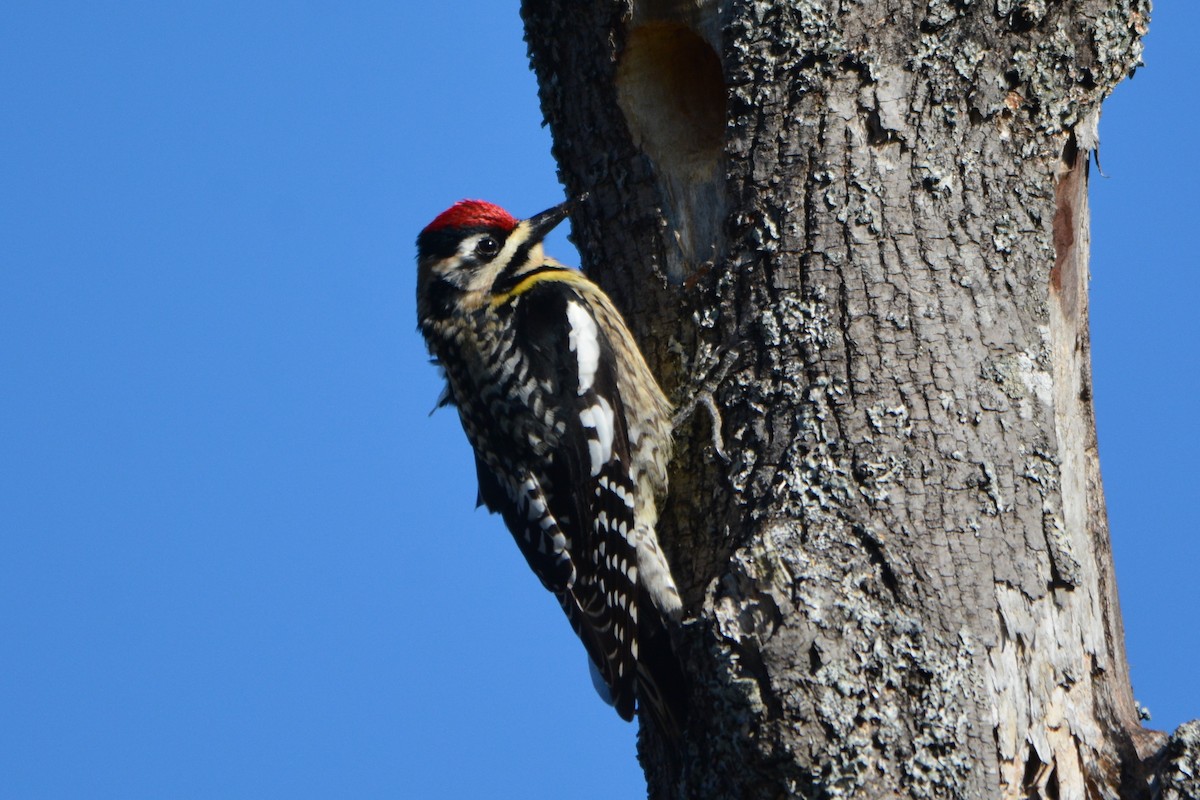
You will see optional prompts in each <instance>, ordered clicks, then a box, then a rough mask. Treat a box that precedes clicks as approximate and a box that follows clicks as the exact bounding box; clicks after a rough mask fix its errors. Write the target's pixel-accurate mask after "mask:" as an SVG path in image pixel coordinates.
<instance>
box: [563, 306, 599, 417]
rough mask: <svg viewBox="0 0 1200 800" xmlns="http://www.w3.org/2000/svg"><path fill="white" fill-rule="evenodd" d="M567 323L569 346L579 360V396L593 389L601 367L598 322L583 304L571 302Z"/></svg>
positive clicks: (568, 307) (568, 308)
mask: <svg viewBox="0 0 1200 800" xmlns="http://www.w3.org/2000/svg"><path fill="white" fill-rule="evenodd" d="M567 321H568V322H570V323H571V330H570V331H569V332H568V333H567V344H568V345H569V346H570V348H571V350H572V351H573V352H574V353H575V356H576V358H578V359H579V394H581V395H582V394H583V393H584V392H586V391H587V390H588V389H591V388H592V382H593V381H594V380H595V379H596V368H597V367H599V366H600V340H599V334H598V332H597V331H596V320H594V319H592V315H591V314H589V313H588V311H587V309H586V308H584V307H583V306H582V305H581V304H579V303H577V302H575V301H574V300H571V301H570V302H568V303H567Z"/></svg>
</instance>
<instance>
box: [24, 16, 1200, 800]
mask: <svg viewBox="0 0 1200 800" xmlns="http://www.w3.org/2000/svg"><path fill="white" fill-rule="evenodd" d="M26 5H27V6H28V7H27V8H25V9H21V8H12V7H9V8H6V9H5V10H4V12H3V13H2V14H0V18H2V22H0V75H3V76H4V77H3V80H2V81H0V92H2V96H0V115H2V120H3V124H2V125H0V152H2V153H3V156H2V157H0V261H2V264H3V268H2V269H0V375H2V376H3V380H2V381H0V531H2V535H0V641H3V642H4V647H3V650H2V651H0V776H3V778H0V780H2V781H3V788H2V789H0V794H4V795H5V796H11V797H20V798H66V797H88V798H143V797H144V798H151V797H181V798H182V797H196V798H201V797H230V798H235V797H264V796H274V797H335V796H336V797H450V798H455V797H481V796H488V797H522V798H543V797H544V798H550V797H555V798H557V797H563V796H571V797H575V798H583V799H584V800H586V798H592V797H595V798H602V797H604V798H607V797H612V796H630V797H635V796H638V795H639V793H640V792H641V791H642V786H643V784H642V779H641V773H640V770H639V768H638V766H637V763H636V761H635V759H634V737H635V729H634V727H633V726H631V725H627V724H625V723H622V722H621V721H620V720H619V719H618V718H617V716H616V714H614V713H613V712H612V711H611V710H610V709H608V708H607V707H605V706H604V705H602V704H601V703H600V702H599V701H598V700H597V699H596V697H595V696H594V694H593V692H592V689H591V687H590V683H589V679H588V675H587V670H586V666H585V661H584V655H583V651H582V648H580V647H579V645H578V643H577V642H576V641H575V640H574V638H573V637H572V636H571V634H570V631H569V629H568V628H567V625H566V623H565V622H564V621H563V620H562V619H561V612H560V611H559V610H558V609H557V606H556V605H555V603H554V602H553V600H552V598H550V597H549V595H546V594H545V593H544V592H543V590H542V589H541V587H540V586H539V585H538V584H537V581H536V580H534V579H533V578H532V577H531V576H530V575H529V574H528V571H527V568H526V567H525V565H524V563H523V562H522V561H521V558H520V556H519V555H518V553H517V551H516V548H515V547H514V546H513V544H512V542H511V539H510V538H509V537H508V534H507V533H505V532H504V531H503V528H502V525H501V523H500V521H499V520H498V519H496V518H491V517H489V516H488V515H486V514H485V513H484V512H482V511H475V510H474V508H473V506H474V499H475V488H474V485H473V480H474V478H473V473H472V468H471V461H470V454H469V450H468V448H467V446H466V444H465V441H464V439H463V437H462V434H461V431H460V429H459V427H458V422H457V420H456V418H455V417H454V415H453V413H446V412H442V413H438V414H435V415H433V416H432V417H431V416H429V413H428V412H429V410H430V409H431V408H432V407H433V405H434V402H435V401H436V398H437V395H438V391H439V386H438V379H437V376H436V374H435V372H434V370H433V369H432V368H430V367H429V366H428V364H427V363H426V356H425V352H424V347H423V344H422V342H421V341H420V338H419V336H418V334H417V333H416V331H415V319H414V310H413V292H414V267H413V245H412V242H413V239H414V238H415V236H416V233H417V231H418V230H419V229H420V228H421V227H422V226H423V225H424V224H425V223H426V222H428V221H429V219H431V218H432V216H433V215H434V214H436V213H437V212H438V211H440V210H441V209H442V208H444V207H445V206H447V205H448V204H449V203H451V202H453V201H454V200H457V199H459V198H460V197H464V196H472V197H486V198H488V199H491V200H493V201H495V202H498V203H500V204H502V205H505V206H506V207H508V208H509V209H510V210H512V211H513V212H514V213H517V214H519V215H525V214H530V213H533V212H536V211H540V210H542V209H543V208H545V207H547V206H549V205H551V204H553V203H556V202H558V201H559V200H560V199H561V198H562V196H563V195H562V189H561V187H560V186H559V184H558V182H557V180H556V178H555V166H554V163H553V161H552V160H551V158H550V155H549V152H550V138H549V133H548V132H547V131H546V130H545V129H543V128H542V127H541V126H540V119H541V117H540V113H539V110H538V105H537V97H536V86H535V82H534V79H533V76H532V74H531V73H530V72H529V71H528V69H527V63H526V60H525V46H524V43H523V42H522V39H521V35H522V33H521V28H520V20H519V18H518V15H517V12H516V3H515V2H514V3H496V2H479V1H477V2H472V3H460V4H448V3H447V4H441V3H424V4H403V5H402V4H397V3H382V2H379V3H358V4H353V8H352V9H347V8H344V7H341V6H339V5H337V4H316V3H310V4H304V5H303V6H302V7H301V6H299V5H291V4H278V5H272V4H267V3H238V4H234V3H226V4H185V3H174V4H151V3H137V4H134V3H125V4H108V6H109V7H108V8H106V9H100V8H99V7H98V6H99V4H85V3H78V4H50V3H40V4H26ZM1157 5H1158V6H1159V7H1158V9H1157V10H1156V14H1155V19H1154V24H1153V27H1152V31H1151V34H1150V37H1149V39H1148V49H1147V56H1146V60H1147V67H1146V68H1145V69H1143V70H1142V71H1140V72H1139V73H1138V75H1137V76H1136V78H1135V79H1134V80H1133V81H1132V82H1128V83H1126V84H1124V85H1123V86H1122V87H1120V88H1119V89H1118V91H1117V93H1116V95H1115V96H1114V97H1113V98H1112V100H1111V101H1110V102H1109V104H1108V106H1107V107H1106V112H1105V115H1104V118H1103V121H1102V125H1101V134H1102V139H1103V147H1102V151H1101V160H1102V164H1103V168H1104V171H1105V173H1106V174H1107V176H1108V177H1106V178H1100V177H1098V176H1097V177H1095V180H1094V181H1093V188H1092V202H1093V213H1094V217H1093V262H1092V273H1093V306H1092V308H1093V326H1094V327H1093V345H1094V358H1095V383H1096V404H1097V410H1098V414H1099V419H1100V438H1101V449H1102V459H1103V462H1102V463H1103V468H1104V478H1105V485H1106V490H1107V493H1108V499H1109V511H1110V516H1111V520H1112V526H1113V536H1114V542H1115V549H1116V554H1117V563H1118V580H1119V582H1120V588H1121V599H1122V604H1123V607H1124V611H1125V626H1126V634H1127V642H1128V646H1129V654H1130V660H1131V662H1132V664H1133V676H1134V683H1135V690H1136V694H1137V696H1138V699H1139V700H1140V701H1141V702H1143V703H1144V704H1146V705H1147V706H1148V707H1149V708H1150V710H1151V711H1152V713H1153V714H1154V720H1153V723H1152V724H1153V725H1154V726H1156V727H1160V728H1166V729H1170V728H1173V727H1174V726H1175V725H1177V724H1179V723H1180V722H1182V721H1184V720H1187V719H1192V718H1196V717H1200V682H1198V681H1196V680H1195V679H1194V677H1193V676H1194V670H1195V663H1196V661H1197V659H1200V647H1198V643H1197V624H1196V623H1197V619H1198V618H1200V612H1197V610H1196V609H1197V608H1198V607H1200V588H1198V585H1200V582H1198V581H1197V580H1196V574H1195V565H1196V564H1197V563H1200V543H1198V542H1197V539H1196V536H1195V535H1194V534H1195V523H1194V517H1195V514H1194V506H1195V504H1196V501H1197V499H1198V498H1197V495H1198V491H1197V477H1198V470H1197V467H1196V459H1195V454H1196V453H1197V452H1200V436H1198V435H1197V431H1196V424H1195V413H1194V412H1195V411H1196V401H1195V397H1196V395H1197V389H1198V386H1197V374H1198V373H1200V369H1198V367H1200V363H1198V362H1200V358H1198V356H1197V351H1196V347H1195V343H1196V342H1197V341H1198V339H1200V337H1198V334H1200V324H1198V322H1197V319H1198V318H1200V317H1198V315H1197V314H1196V312H1195V307H1196V304H1197V301H1198V300H1200V272H1198V270H1197V269H1196V267H1197V263H1196V261H1197V259H1196V256H1195V254H1194V253H1195V248H1194V245H1193V243H1192V242H1191V241H1190V234H1191V232H1192V231H1191V227H1192V225H1194V220H1193V219H1192V217H1193V216H1194V211H1195V208H1196V202H1195V196H1194V192H1195V186H1197V185H1200V180H1198V179H1200V174H1198V173H1200V169H1198V167H1197V165H1196V160H1195V159H1194V158H1192V157H1191V156H1190V155H1189V152H1188V149H1187V131H1190V130H1192V129H1193V128H1194V127H1195V126H1196V123H1197V117H1196V112H1195V110H1194V105H1195V103H1194V102H1192V100H1193V99H1194V98H1193V97H1191V96H1188V97H1183V96H1181V95H1180V94H1179V93H1180V91H1181V90H1185V87H1191V86H1194V83H1195V81H1194V77H1195V76H1194V74H1193V70H1194V62H1193V60H1192V59H1191V56H1192V53H1193V49H1194V41H1193V40H1194V36H1195V34H1196V32H1197V31H1198V30H1200V28H1198V27H1197V22H1200V9H1198V8H1197V7H1196V6H1195V4H1192V3H1187V2H1179V1H1178V0H1168V1H1166V2H1160V3H1158V4H1157ZM565 235H566V232H565V230H564V231H559V232H556V233H555V234H554V235H553V236H552V238H551V239H550V242H549V245H548V249H549V250H550V252H552V253H556V254H559V255H560V257H562V258H564V260H570V261H573V260H575V254H574V251H573V249H572V248H571V247H570V246H569V245H568V244H567V243H566V238H565Z"/></svg>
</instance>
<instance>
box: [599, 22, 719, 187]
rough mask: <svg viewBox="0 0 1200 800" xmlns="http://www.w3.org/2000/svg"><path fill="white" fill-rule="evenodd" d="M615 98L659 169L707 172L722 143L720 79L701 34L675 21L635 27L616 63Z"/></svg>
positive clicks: (698, 175) (687, 174)
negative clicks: (617, 63) (618, 62)
mask: <svg viewBox="0 0 1200 800" xmlns="http://www.w3.org/2000/svg"><path fill="white" fill-rule="evenodd" d="M617 103H618V105H620V107H621V113H623V114H624V115H625V121H626V123H627V124H628V125H629V129H630V131H631V132H632V133H633V135H634V138H635V139H636V140H637V141H638V143H639V144H640V145H641V147H642V149H643V150H644V151H645V152H646V155H648V156H650V158H651V159H652V160H653V161H654V163H655V165H656V166H657V167H658V168H659V169H660V170H663V171H667V172H670V173H673V175H674V176H675V177H678V178H685V179H687V178H691V179H707V178H708V177H709V175H710V173H711V172H712V169H713V167H714V166H715V165H716V162H717V160H718V159H719V158H720V156H721V151H722V149H723V147H724V143H725V82H724V79H723V77H722V74H721V60H720V59H719V58H717V54H716V53H715V52H713V49H712V48H711V47H709V45H708V43H707V42H705V41H704V40H703V39H701V38H700V36H698V35H697V34H696V33H695V32H693V31H692V30H691V29H690V28H688V27H687V26H685V25H680V24H679V23H674V22H651V23H648V24H646V25H642V26H640V27H637V28H634V29H633V30H632V31H631V32H630V34H629V39H628V41H627V43H626V46H625V52H624V53H623V54H622V56H621V63H620V65H619V67H618V69H617Z"/></svg>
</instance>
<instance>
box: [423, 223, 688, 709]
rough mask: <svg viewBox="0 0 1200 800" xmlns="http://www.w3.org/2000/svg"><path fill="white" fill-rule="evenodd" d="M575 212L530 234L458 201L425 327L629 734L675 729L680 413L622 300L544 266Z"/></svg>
mask: <svg viewBox="0 0 1200 800" xmlns="http://www.w3.org/2000/svg"><path fill="white" fill-rule="evenodd" d="M572 208H573V204H572V203H569V202H568V203H563V204H562V205H559V206H555V207H554V208H551V209H548V210H547V211H543V212H542V213H540V214H536V215H534V216H533V217H530V218H529V219H525V220H517V219H516V218H514V217H513V216H512V215H511V214H509V213H508V212H507V211H505V210H504V209H502V208H500V207H498V206H495V205H492V204H491V203H487V202H484V201H482V200H461V201H459V202H458V203H455V204H454V205H453V206H451V207H450V208H448V209H447V210H446V211H444V212H442V213H441V214H439V215H438V216H437V217H436V218H434V220H433V222H431V223H429V225H427V226H426V227H425V229H424V230H422V231H421V233H420V235H419V236H418V237H417V316H418V323H419V328H420V330H421V333H422V334H423V335H424V336H425V341H426V344H427V345H428V347H429V352H430V354H431V355H432V356H433V359H434V362H435V363H436V364H438V365H439V366H440V367H441V368H442V370H443V371H444V373H445V377H446V391H445V393H444V394H443V401H442V403H441V404H442V405H454V406H456V407H457V408H458V413H459V418H460V419H461V421H462V426H463V430H464V431H465V432H466V435H467V439H468V440H469V441H470V443H471V446H472V447H473V448H474V450H475V467H476V474H477V478H478V482H479V494H478V499H477V505H485V506H487V508H488V509H489V510H490V511H491V512H493V513H498V514H500V515H501V516H502V517H503V519H504V522H505V524H506V525H507V527H508V529H509V531H510V532H511V533H512V536H513V538H514V539H515V540H516V543H517V546H518V547H519V548H520V550H521V553H522V554H523V555H524V556H525V559H526V561H528V563H529V566H530V567H531V568H532V569H533V571H534V573H535V574H536V575H537V577H538V578H539V579H540V580H541V582H542V584H543V585H544V586H545V587H546V588H547V589H548V590H550V592H552V593H553V594H554V596H555V597H556V598H557V599H558V602H559V604H560V605H561V606H562V609H563V611H564V612H565V613H566V615H567V619H568V620H569V621H570V623H571V627H572V628H573V629H574V630H575V633H576V635H577V636H578V637H579V638H580V640H582V642H583V645H584V647H585V648H586V650H587V653H588V656H589V659H590V662H591V665H592V669H593V676H594V677H595V676H596V675H597V674H598V675H599V677H600V679H601V680H602V681H603V684H604V686H605V687H606V688H607V690H608V698H607V699H608V700H609V701H610V702H611V703H612V705H614V706H615V707H616V710H617V713H618V714H619V715H620V716H621V717H622V718H623V719H625V720H631V719H632V718H633V713H634V708H635V700H637V701H639V702H640V705H641V707H643V708H647V707H648V708H649V709H650V711H651V713H652V714H653V715H654V716H655V717H656V718H657V719H658V720H659V723H660V724H665V723H664V719H668V720H669V721H670V724H672V725H678V724H679V722H680V717H681V716H682V711H681V709H680V708H679V705H680V703H679V700H678V698H679V697H680V696H681V693H682V686H681V681H682V678H681V673H680V671H679V667H678V662H677V661H675V660H674V656H673V655H672V654H671V653H670V645H669V640H668V638H667V636H666V629H665V627H664V626H665V624H666V623H667V622H669V621H676V620H678V619H679V618H680V614H681V603H680V598H679V592H678V590H677V589H676V586H675V581H674V579H673V577H672V576H671V570H670V567H669V566H668V564H667V561H666V559H665V557H664V556H663V552H662V549H661V548H660V547H659V544H658V539H657V537H656V535H655V524H656V522H657V520H658V506H657V503H658V501H659V500H660V499H661V498H662V496H663V495H664V494H665V492H666V488H667V462H668V460H669V458H670V445H671V406H670V403H669V402H668V401H667V398H666V397H665V396H664V395H663V392H662V390H661V389H660V388H659V386H658V383H657V382H656V381H655V379H654V376H653V375H652V374H651V372H650V368H649V367H648V366H647V365H646V361H645V359H644V358H643V357H642V354H641V352H640V351H639V350H638V347H637V344H636V343H635V342H634V339H633V336H632V335H631V334H630V332H629V329H628V328H627V327H626V326H625V322H624V320H623V319H622V318H621V315H620V313H619V312H618V311H617V309H616V307H615V306H614V305H613V303H612V301H611V300H610V299H609V298H608V296H607V295H605V294H604V292H603V291H601V289H600V288H599V287H598V286H596V284H594V283H593V282H592V281H590V280H588V279H587V278H586V277H584V275H583V274H581V273H580V272H577V271H576V270H573V269H569V268H567V267H565V266H563V265H562V264H560V263H559V262H557V261H555V260H553V259H552V258H549V257H548V256H546V255H545V254H544V252H543V248H542V239H543V238H544V237H545V236H546V234H547V233H549V232H550V231H551V230H552V229H553V228H554V227H555V226H556V225H558V224H559V223H560V222H562V221H563V220H564V219H566V217H567V216H568V214H569V213H570V212H571V210H572Z"/></svg>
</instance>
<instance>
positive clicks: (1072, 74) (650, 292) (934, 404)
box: [523, 0, 1196, 798]
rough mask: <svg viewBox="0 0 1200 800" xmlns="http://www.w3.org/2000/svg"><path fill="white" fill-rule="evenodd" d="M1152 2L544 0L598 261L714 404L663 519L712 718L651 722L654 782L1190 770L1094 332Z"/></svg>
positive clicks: (1084, 775) (908, 793)
mask: <svg viewBox="0 0 1200 800" xmlns="http://www.w3.org/2000/svg"><path fill="white" fill-rule="evenodd" d="M1148 13H1149V3H1148V1H1147V0H1058V1H1057V2H1055V1H1053V0H986V2H985V1H984V0H928V1H927V2H914V1H913V0H861V1H860V2H847V1H846V0H843V2H834V1H833V0H793V2H791V3H789V4H786V5H785V4H780V3H766V2H752V1H751V0H741V1H740V2H728V3H716V2H713V0H693V1H692V2H684V1H683V0H644V1H639V2H595V3H586V4H575V3H565V2H561V1H559V2H555V1H554V0H525V2H524V4H523V15H524V18H525V22H526V30H527V39H528V41H529V46H530V54H531V59H532V63H533V66H534V69H535V71H536V72H537V75H538V81H539V85H540V87H541V99H542V107H543V110H544V113H545V116H546V119H547V122H548V123H549V125H550V127H551V130H552V132H553V135H554V148H555V156H556V158H557V159H558V163H559V165H560V169H561V177H562V179H563V182H564V183H565V184H566V186H567V188H568V190H569V192H570V193H571V194H580V193H582V192H584V191H587V192H589V200H588V201H587V202H586V203H585V205H584V207H583V209H582V210H581V213H580V214H579V215H578V216H577V217H576V219H575V224H576V227H575V238H576V241H577V243H578V245H579V248H580V252H581V253H582V254H583V257H584V262H585V267H586V268H587V269H588V271H589V273H590V274H591V275H592V276H593V277H594V278H595V279H596V280H598V282H600V283H601V284H602V285H603V286H604V287H605V288H606V289H607V290H608V291H609V292H610V293H611V294H612V295H613V296H614V298H615V299H616V300H617V302H618V304H620V305H621V307H622V309H623V310H624V311H625V312H626V314H627V317H628V318H629V321H630V323H631V327H632V328H633V329H634V331H635V333H637V335H638V336H639V338H640V340H641V341H642V343H643V345H644V348H645V350H646V352H647V356H648V358H649V359H650V361H651V363H652V364H653V365H654V366H655V367H656V370H657V373H658V374H659V376H660V378H661V379H662V381H663V383H664V385H666V386H667V387H669V388H671V389H673V391H674V394H675V398H676V401H677V402H678V403H679V404H680V405H681V406H684V407H687V408H694V409H695V411H694V413H692V414H691V416H690V417H688V419H687V420H686V421H685V422H684V423H683V424H682V425H681V426H680V429H679V430H678V431H677V450H678V452H677V455H676V459H675V462H674V464H673V468H672V475H671V481H672V490H671V497H670V498H669V500H668V504H667V508H666V509H665V513H664V515H663V521H662V525H661V530H660V538H661V539H662V541H663V542H664V545H665V547H666V548H667V550H668V555H669V556H670V558H671V561H672V564H673V565H674V568H675V571H676V577H677V579H678V580H679V582H680V585H681V588H682V589H683V590H684V595H685V604H686V607H687V611H688V614H687V621H686V622H685V623H684V625H683V626H682V627H681V628H680V629H679V630H677V631H674V632H673V634H674V640H675V644H676V647H677V650H678V652H679V653H680V655H681V658H682V659H683V660H684V662H685V665H686V668H687V670H688V672H689V674H690V675H691V677H692V679H693V681H692V686H691V692H692V697H691V701H692V705H693V709H694V713H693V716H692V718H691V722H690V724H689V726H688V728H687V730H686V731H684V735H683V737H682V739H681V740H680V741H679V742H668V741H664V740H662V739H660V738H659V737H658V736H657V735H656V733H655V732H654V731H653V730H650V729H648V728H643V736H642V739H641V742H640V749H641V756H642V761H643V764H644V766H645V767H646V772H647V777H648V781H649V784H650V789H651V795H652V796H654V797H661V798H698V797H702V798H723V797H738V798H778V797H791V796H821V797H872V798H888V797H914V798H925V797H971V798H976V797H980V798H983V797H987V798H991V797H1011V798H1018V797H1019V798H1141V797H1151V796H1153V793H1155V792H1160V791H1166V790H1167V788H1168V787H1170V786H1175V785H1178V786H1184V785H1185V783H1184V782H1182V781H1183V778H1179V780H1175V779H1174V778H1173V777H1172V776H1176V777H1178V776H1181V775H1184V774H1185V773H1186V771H1187V769H1189V767H1187V764H1189V763H1194V762H1195V757H1196V756H1195V754H1196V748H1195V747H1194V746H1193V745H1194V739H1195V737H1194V736H1193V737H1192V738H1187V737H1182V738H1181V735H1180V734H1177V736H1176V738H1175V739H1172V740H1171V747H1173V748H1176V749H1175V750H1168V749H1167V742H1166V738H1165V736H1163V735H1162V734H1159V733H1156V732H1152V731H1147V730H1144V729H1143V728H1142V727H1141V724H1140V721H1139V719H1138V715H1137V709H1136V706H1135V704H1134V702H1133V698H1132V695H1131V692H1130V685H1129V676H1128V667H1127V664H1126V662H1125V655H1124V643H1123V632H1122V628H1121V617H1120V610H1119V607H1118V602H1117V593H1116V584H1115V581H1114V578H1113V566H1112V558H1111V551H1110V547H1109V541H1108V529H1107V520H1106V516H1105V510H1104V499H1103V489H1102V485H1101V481H1100V470H1099V464H1098V461H1097V450H1096V438H1095V424H1094V418H1093V414H1092V405H1091V377H1090V354H1089V339H1088V325H1087V280H1088V274H1087V258H1088V209H1087V181H1088V160H1089V156H1090V153H1091V152H1092V150H1093V149H1094V148H1095V146H1096V138H1095V126H1096V120H1097V119H1098V114H1099V104H1100V102H1101V100H1102V99H1103V98H1104V97H1105V96H1106V95H1107V94H1108V93H1109V92H1111V90H1112V88H1113V87H1114V86H1115V84H1116V83H1117V82H1118V81H1119V80H1121V79H1122V78H1123V77H1124V76H1125V75H1126V74H1128V73H1129V72H1130V71H1132V69H1133V68H1134V67H1135V66H1136V65H1137V64H1138V60H1139V56H1140V47H1141V46H1140V37H1141V35H1142V34H1143V33H1144V32H1145V28H1146V25H1147V22H1148ZM1182 730H1183V729H1181V731H1182ZM1172 753H1174V754H1175V755H1172ZM1189 754H1190V755H1189ZM1188 759H1191V761H1188ZM1172 764H1173V765H1175V766H1174V767H1171V766H1169V765H1172ZM1172 770H1175V771H1174V772H1172ZM1189 779H1190V778H1189ZM1173 780H1174V781H1175V782H1174V783H1172V781H1173ZM1179 791H1181V792H1186V790H1185V789H1180V790H1179ZM1164 796H1167V795H1164ZM1177 796H1180V797H1183V796H1188V795H1187V794H1186V793H1184V794H1179V795H1177Z"/></svg>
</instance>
